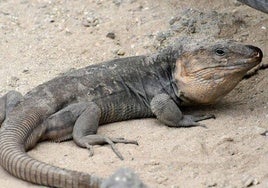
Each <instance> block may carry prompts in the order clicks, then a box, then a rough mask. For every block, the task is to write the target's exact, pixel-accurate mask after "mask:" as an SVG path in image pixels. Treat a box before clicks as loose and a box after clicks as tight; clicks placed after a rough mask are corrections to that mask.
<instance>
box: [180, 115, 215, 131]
mask: <svg viewBox="0 0 268 188" xmlns="http://www.w3.org/2000/svg"><path fill="white" fill-rule="evenodd" d="M215 118H216V117H215V115H212V114H211V115H184V116H183V117H182V119H181V120H180V121H179V127H204V128H207V127H206V125H204V124H201V123H199V122H198V121H202V120H206V119H215Z"/></svg>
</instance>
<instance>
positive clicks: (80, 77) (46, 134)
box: [0, 42, 262, 187]
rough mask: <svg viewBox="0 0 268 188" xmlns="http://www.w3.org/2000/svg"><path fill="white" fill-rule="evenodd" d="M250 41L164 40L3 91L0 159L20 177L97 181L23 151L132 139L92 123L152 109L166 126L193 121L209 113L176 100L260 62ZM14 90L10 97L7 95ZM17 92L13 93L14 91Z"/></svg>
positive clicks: (217, 91) (232, 80)
mask: <svg viewBox="0 0 268 188" xmlns="http://www.w3.org/2000/svg"><path fill="white" fill-rule="evenodd" d="M261 59H262V52H261V50H260V49H258V48H256V47H253V46H245V45H240V44H236V43H232V42H226V43H222V44H217V45H213V46H209V47H200V48H198V49H195V50H192V51H191V50H188V51H187V50H186V51H185V50H183V49H182V48H181V47H180V48H170V49H168V50H165V51H162V52H160V53H158V54H156V55H152V56H138V57H129V58H123V59H117V60H113V61H110V62H106V63H103V64H99V65H93V66H89V67H86V68H83V69H80V70H77V71H73V72H70V73H67V74H65V75H63V76H62V77H58V78H55V79H53V80H51V81H49V82H46V83H44V84H42V85H40V86H38V87H36V88H35V89H33V90H32V91H30V92H29V93H27V94H26V95H25V96H24V97H23V100H22V101H20V100H21V99H19V97H17V93H15V94H14V93H10V94H7V95H5V96H4V97H3V98H2V99H1V101H0V105H1V107H2V109H1V110H2V112H1V114H0V115H1V117H2V120H4V119H5V120H4V122H3V125H2V128H1V131H0V163H1V166H2V167H3V168H5V169H6V170H7V171H8V172H9V173H11V174H13V175H14V176H17V177H19V178H21V179H24V180H27V181H30V182H33V183H37V184H42V185H48V186H53V187H91V186H92V187H98V186H99V185H100V183H101V180H100V179H99V178H94V177H92V176H90V175H89V174H85V173H80V172H75V171H69V170H65V169H60V168H57V167H53V166H50V165H48V164H45V163H42V162H39V161H37V160H35V159H32V158H31V157H29V156H28V155H27V154H26V151H27V150H29V149H31V148H32V147H34V146H35V145H36V143H37V142H39V141H42V140H48V139H49V140H56V141H63V140H66V139H70V138H72V137H73V139H74V142H75V143H76V144H77V145H78V146H81V147H85V148H88V149H90V151H91V152H92V145H95V144H105V143H108V144H110V145H111V146H112V148H113V150H114V151H115V153H116V154H117V155H118V156H119V157H120V158H122V156H121V155H120V153H119V152H118V151H117V150H116V148H115V147H114V144H113V143H118V142H122V143H134V144H135V143H136V142H135V141H130V140H124V139H110V138H107V137H104V136H100V135H96V132H97V129H98V125H99V124H105V123H109V122H115V121H122V120H128V119H134V118H144V117H152V116H156V117H157V118H158V119H159V120H160V121H161V122H162V123H164V124H166V125H168V126H173V127H180V126H199V125H200V124H199V123H198V122H197V121H200V120H203V119H208V118H211V117H213V116H209V115H208V116H200V117H195V116H191V115H183V114H182V112H181V111H180V109H179V106H181V105H183V104H192V103H194V104H195V103H201V104H202V103H204V104H207V103H213V102H215V101H216V100H218V99H219V98H221V97H222V96H224V95H226V94H227V93H228V92H229V91H230V90H231V89H233V88H234V87H235V85H237V83H238V82H239V81H240V80H241V79H242V77H243V76H244V75H245V74H246V72H247V71H248V70H249V69H251V68H252V67H254V66H256V65H257V64H259V63H260V61H261ZM14 96H15V97H14ZM18 96H19V95H18Z"/></svg>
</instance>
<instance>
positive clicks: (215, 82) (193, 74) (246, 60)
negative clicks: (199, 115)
mask: <svg viewBox="0 0 268 188" xmlns="http://www.w3.org/2000/svg"><path fill="white" fill-rule="evenodd" d="M261 60H262V51H261V50H260V49H259V48H257V47H254V46H250V45H242V44H238V43H235V42H231V41H229V42H224V43H219V44H216V45H213V46H207V47H199V48H198V49H195V50H192V51H191V50H188V51H185V52H183V53H182V54H181V56H180V57H179V58H178V59H177V60H176V67H175V71H174V75H173V76H174V79H175V82H176V84H177V85H178V88H179V93H180V94H181V96H182V97H184V98H185V99H186V100H188V101H190V102H192V103H201V104H210V103H213V102H215V101H217V100H218V99H220V98H222V97H223V96H225V95H226V94H227V93H228V92H230V91H231V90H232V89H233V88H234V87H235V86H236V85H237V84H238V83H239V81H241V79H242V78H243V76H244V75H245V74H246V73H247V72H248V71H249V70H250V69H251V68H253V67H255V66H256V65H258V64H259V63H260V62H261Z"/></svg>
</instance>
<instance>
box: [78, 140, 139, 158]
mask: <svg viewBox="0 0 268 188" xmlns="http://www.w3.org/2000/svg"><path fill="white" fill-rule="evenodd" d="M75 142H76V144H77V145H79V146H81V147H84V148H87V149H88V150H89V156H93V155H94V150H93V145H104V144H109V145H110V146H111V148H112V150H113V152H114V153H115V154H116V155H117V157H118V158H119V159H121V160H124V158H123V156H122V155H121V153H120V152H119V150H118V149H117V148H116V146H115V144H116V143H124V144H135V145H138V142H137V141H135V140H127V139H124V138H109V137H106V136H101V135H87V136H84V137H82V138H79V139H76V140H75Z"/></svg>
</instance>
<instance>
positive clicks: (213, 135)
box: [0, 0, 268, 188]
mask: <svg viewBox="0 0 268 188" xmlns="http://www.w3.org/2000/svg"><path fill="white" fill-rule="evenodd" d="M108 33H114V34H115V38H114V39H112V38H108V37H107V36H106V35H107V34H108ZM181 36H190V37H193V38H211V37H215V38H231V39H235V40H238V41H241V42H244V43H248V44H253V45H256V46H259V47H260V48H261V49H262V50H263V52H264V59H263V62H264V63H266V64H267V63H268V58H267V54H268V37H267V36H268V15H267V14H264V13H261V12H258V11H256V10H254V9H251V8H249V7H247V6H244V5H241V4H239V3H237V2H236V1H234V0H226V1H213V0H200V1H195V0H180V1H179V0H177V1H174V0H173V1H172V0H165V1H164V0H163V1H160V0H157V1H155V0H147V1H142V0H113V1H112V0H89V1H82V0H77V1H64V0H60V1H55V2H54V1H50V0H49V1H48V0H42V1H41V0H32V1H26V0H8V1H7V0H3V1H1V2H0V75H1V77H0V86H1V87H0V94H2V95H3V94H4V93H6V92H7V91H9V90H14V89H15V90H18V91H20V92H22V93H26V92H27V91H29V90H30V89H32V88H33V87H35V86H37V85H38V84H41V83H43V82H45V81H47V80H49V79H51V78H53V77H55V76H57V75H59V74H60V73H62V72H65V71H68V70H70V69H71V68H80V67H84V66H87V65H90V64H94V63H98V62H101V61H104V60H109V59H112V58H115V57H125V56H132V55H139V54H146V53H151V52H154V51H155V50H156V49H158V48H159V46H163V45H166V44H168V43H169V42H170V41H172V40H173V39H174V38H176V37H181ZM188 110H189V111H190V112H193V113H213V114H215V115H216V116H217V119H215V120H207V121H204V122H203V123H205V124H206V125H207V127H208V129H204V128H200V127H197V128H189V129H184V128H181V129H175V128H168V127H166V126H163V125H162V124H160V123H159V122H158V121H156V120H155V119H143V120H132V121H127V122H120V123H114V124H112V125H108V126H103V127H101V128H100V129H99V134H104V135H107V136H111V137H125V138H128V139H135V140H137V141H138V142H139V146H133V145H124V144H117V147H118V149H119V150H120V151H121V152H122V154H123V156H124V157H125V160H124V161H121V160H119V159H118V158H117V157H116V156H115V155H114V153H113V152H112V150H111V149H110V147H109V146H102V147H100V146H96V147H94V150H95V155H94V156H93V157H91V158H89V157H88V151H87V150H85V149H81V148H78V147H76V146H75V144H74V143H73V142H72V141H69V142H64V143H49V142H44V143H41V144H39V145H38V146H36V147H35V148H34V149H33V150H32V151H30V152H29V153H30V155H31V156H33V157H35V158H37V159H39V160H41V161H45V162H47V163H50V164H53V165H56V166H60V167H64V168H68V169H73V170H78V171H84V172H88V173H91V174H95V175H98V176H102V177H107V176H109V175H110V174H112V173H113V172H114V171H115V170H116V169H118V168H119V167H129V168H131V169H133V170H134V171H135V172H136V173H137V174H139V177H140V178H141V179H142V180H143V181H144V182H145V183H146V184H147V185H148V186H149V187H170V188H171V187H172V188H178V187H228V188H229V187H230V188H231V187H232V188H234V187H251V186H252V187H268V138H267V137H265V136H262V135H261V133H263V132H264V131H265V130H267V129H268V72H267V70H261V71H259V72H258V74H257V75H255V76H254V77H251V78H250V79H247V80H243V81H242V82H241V84H239V86H238V87H237V88H236V89H235V90H234V91H233V92H231V93H230V94H229V95H228V96H227V97H226V98H224V99H223V100H222V101H221V102H220V103H219V104H216V105H213V106H208V107H196V108H195V110H194V109H188ZM18 186H19V187H35V186H34V185H32V184H29V183H26V182H23V181H21V180H18V179H16V178H14V177H12V176H11V175H9V174H7V173H6V172H5V171H4V170H3V169H2V168H0V187H3V188H12V187H18Z"/></svg>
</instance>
